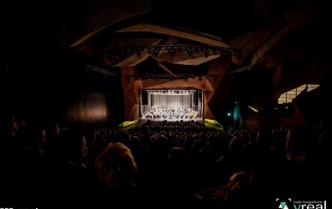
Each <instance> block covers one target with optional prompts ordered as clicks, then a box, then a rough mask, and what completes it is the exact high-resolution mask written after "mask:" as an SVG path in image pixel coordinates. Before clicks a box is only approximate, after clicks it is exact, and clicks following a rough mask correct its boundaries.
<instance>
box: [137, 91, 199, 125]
mask: <svg viewBox="0 0 332 209" xmlns="http://www.w3.org/2000/svg"><path fill="white" fill-rule="evenodd" d="M140 104H141V105H140V117H141V119H143V120H151V121H197V120H202V119H203V105H202V104H203V92H202V91H201V90H197V89H147V90H144V91H143V93H142V96H141V102H140Z"/></svg>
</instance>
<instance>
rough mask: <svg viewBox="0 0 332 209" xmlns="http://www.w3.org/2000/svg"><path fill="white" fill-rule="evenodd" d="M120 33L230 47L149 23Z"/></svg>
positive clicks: (121, 30) (214, 40) (216, 40)
mask: <svg viewBox="0 0 332 209" xmlns="http://www.w3.org/2000/svg"><path fill="white" fill-rule="evenodd" d="M117 32H118V33H132V32H148V33H156V34H162V35H167V36H174V37H178V38H183V39H187V40H191V41H195V42H198V43H202V44H206V45H210V46H216V47H227V48H228V47H229V45H228V44H226V43H225V42H223V41H222V40H221V39H214V38H211V37H207V36H204V35H199V34H195V33H190V32H184V31H180V30H176V29H172V28H168V27H163V26H159V25H152V24H148V23H141V24H137V25H132V26H129V27H126V28H122V29H120V30H118V31H117Z"/></svg>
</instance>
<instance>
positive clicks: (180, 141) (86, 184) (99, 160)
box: [1, 118, 329, 208]
mask: <svg viewBox="0 0 332 209" xmlns="http://www.w3.org/2000/svg"><path fill="white" fill-rule="evenodd" d="M317 125H318V124H317ZM321 125H322V124H321ZM7 127H10V129H8V130H7V132H6V133H7V135H6V136H3V137H4V138H3V139H4V140H2V144H1V155H2V157H1V159H2V162H1V165H2V167H1V170H3V171H7V172H6V173H5V178H2V180H1V185H3V187H2V188H4V189H5V191H6V192H4V193H3V195H5V197H8V199H7V200H9V202H10V197H14V198H13V199H12V200H11V201H12V202H11V203H12V204H15V202H16V201H20V202H24V203H25V204H28V205H29V204H38V205H41V206H42V205H47V204H48V203H49V201H52V199H53V198H54V197H53V196H52V195H50V194H51V193H53V192H54V191H61V192H59V194H58V195H57V197H56V199H57V201H56V204H59V205H61V204H73V205H76V206H77V205H84V204H85V203H87V202H88V203H91V204H95V205H96V204H97V205H98V204H100V206H102V205H103V206H105V207H113V206H114V204H115V203H116V205H117V206H119V207H120V206H122V205H126V206H129V205H131V204H133V206H134V205H139V206H140V207H165V208H166V207H171V206H172V205H174V204H177V205H179V206H183V207H190V208H206V207H209V208H220V207H226V208H239V207H240V208H241V207H244V206H248V205H250V206H254V205H256V206H257V207H262V208H263V207H267V206H269V204H271V202H269V200H270V199H271V198H272V197H273V195H276V194H281V193H283V194H285V192H287V194H289V195H291V193H292V192H296V194H297V195H299V196H303V197H305V196H307V195H309V196H310V195H313V194H319V193H323V190H320V189H319V188H318V187H321V185H322V184H325V181H326V180H327V179H328V178H329V177H328V176H327V170H326V169H327V168H326V167H325V166H326V165H327V164H324V162H326V160H327V155H328V151H327V148H326V146H325V145H326V143H327V142H326V140H327V138H326V137H327V136H326V134H327V130H326V127H325V126H321V127H320V128H319V129H317V126H311V127H298V128H294V129H292V130H289V129H285V128H282V127H280V128H275V129H269V130H256V131H249V130H238V131H231V130H224V131H223V132H221V131H217V130H215V129H210V128H207V127H205V126H204V125H203V124H202V123H201V122H147V123H145V124H143V125H141V126H140V127H136V128H134V129H131V130H130V131H129V132H126V133H124V132H121V130H119V129H118V128H115V127H113V128H111V127H62V126H61V125H57V124H54V125H52V126H48V127H44V128H37V129H35V128H36V127H34V126H33V124H27V123H25V122H24V120H18V119H17V118H12V120H11V123H10V124H9V126H7ZM299 140H301V141H299ZM4 156H7V157H4ZM4 159H6V160H5V161H4ZM308 168H311V169H312V170H311V169H308ZM314 168H316V169H318V168H319V170H320V172H319V173H318V172H316V171H315V169H314ZM299 173H301V175H298V174H299ZM302 185H305V187H306V189H303V186H302ZM318 185H320V186H318ZM30 189H33V190H34V191H36V192H34V193H29V190H30ZM72 193H75V196H74V195H73V194H72ZM77 195H78V196H77ZM79 197H80V198H79ZM77 198H79V199H77ZM82 198H83V200H84V201H83V200H82ZM104 198H105V199H104ZM122 201H123V202H122ZM132 201H134V202H132ZM257 202H259V204H257ZM96 207H97V206H96ZM136 207H138V206H136Z"/></svg>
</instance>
